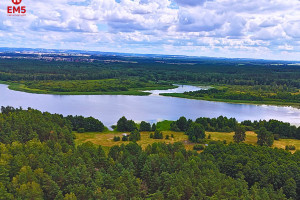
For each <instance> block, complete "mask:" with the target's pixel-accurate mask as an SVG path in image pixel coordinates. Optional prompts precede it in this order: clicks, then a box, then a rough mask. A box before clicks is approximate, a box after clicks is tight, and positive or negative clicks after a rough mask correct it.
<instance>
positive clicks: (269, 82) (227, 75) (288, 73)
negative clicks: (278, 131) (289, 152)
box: [0, 58, 300, 92]
mask: <svg viewBox="0 0 300 200" xmlns="http://www.w3.org/2000/svg"><path fill="white" fill-rule="evenodd" d="M133 59H134V58H133ZM135 60H137V62H136V63H103V62H95V63H76V62H54V61H53V62H47V61H39V60H27V59H0V80H3V81H45V80H48V81H49V80H55V81H58V80H61V81H62V80H101V79H122V78H123V79H128V77H135V78H139V80H140V81H141V82H143V80H144V82H147V81H153V82H160V81H167V82H172V83H174V82H180V83H190V82H193V83H201V84H210V85H211V84H222V85H223V84H225V85H237V86H243V87H244V86H251V87H252V86H257V87H260V88H264V87H268V88H269V89H270V90H271V91H273V92H278V91H283V92H284V91H295V90H296V89H299V88H300V69H299V67H295V66H289V65H284V66H271V65H269V64H268V63H259V62H257V63H255V62H253V63H249V62H248V63H245V64H244V65H242V66H241V65H238V64H239V63H240V62H242V61H235V62H227V61H225V60H220V61H218V60H202V61H201V60H198V61H195V62H193V65H190V64H184V63H186V62H189V61H188V60H184V61H183V62H182V61H181V60H180V59H175V60H174V59H173V60H171V61H169V62H168V60H163V62H164V63H162V62H156V61H157V59H155V58H153V59H150V61H149V59H148V61H147V62H145V61H144V60H147V59H144V60H143V59H140V58H136V59H135ZM174 62H175V63H176V62H177V63H178V64H172V63H174ZM41 84H42V83H41ZM45 87H46V85H45Z"/></svg>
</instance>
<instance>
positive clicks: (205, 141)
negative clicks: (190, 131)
mask: <svg viewBox="0 0 300 200" xmlns="http://www.w3.org/2000/svg"><path fill="white" fill-rule="evenodd" d="M197 142H198V143H199V144H206V143H207V140H206V139H198V140H197Z"/></svg>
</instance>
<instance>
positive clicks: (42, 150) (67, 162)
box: [0, 107, 300, 200]
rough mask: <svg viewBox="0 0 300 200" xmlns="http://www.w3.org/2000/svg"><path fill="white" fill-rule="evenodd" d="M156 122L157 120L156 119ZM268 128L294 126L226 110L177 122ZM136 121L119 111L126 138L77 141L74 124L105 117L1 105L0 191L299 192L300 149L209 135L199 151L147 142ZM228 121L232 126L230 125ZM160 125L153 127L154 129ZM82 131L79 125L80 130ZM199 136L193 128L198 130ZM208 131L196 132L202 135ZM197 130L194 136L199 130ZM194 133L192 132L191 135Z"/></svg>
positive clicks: (19, 195) (81, 195)
mask: <svg viewBox="0 0 300 200" xmlns="http://www.w3.org/2000/svg"><path fill="white" fill-rule="evenodd" d="M157 125H158V124H157ZM236 126H238V127H239V126H243V127H244V128H248V129H251V128H252V129H259V130H261V129H266V130H268V131H269V132H271V131H272V134H273V133H274V134H275V133H276V134H280V135H281V136H282V137H298V136H297V134H299V132H298V129H296V136H292V135H288V134H284V133H283V132H284V130H285V129H286V128H287V129H289V128H290V129H291V130H293V129H294V128H292V127H293V126H290V125H289V124H284V123H282V122H278V121H268V122H267V121H259V122H249V121H244V122H242V123H237V122H236V120H235V119H233V118H231V119H228V118H226V117H222V116H221V117H219V118H213V119H208V118H198V119H197V120H196V121H191V120H187V119H186V118H184V117H181V118H180V119H178V120H177V121H175V122H174V123H173V125H172V127H173V128H176V127H177V129H180V130H185V131H186V133H187V134H193V133H203V129H207V128H212V129H218V130H224V127H226V129H232V130H237V128H236ZM156 127H157V126H152V127H151V126H150V124H149V123H147V122H144V123H143V125H142V126H141V124H139V125H137V124H134V122H133V121H131V120H127V119H126V118H125V117H123V118H121V119H120V120H119V121H118V123H117V126H116V128H117V129H122V131H127V130H130V131H132V133H131V134H133V136H134V137H135V138H133V140H132V142H130V143H128V144H127V145H121V146H117V145H116V146H113V147H111V148H110V149H109V150H108V151H104V149H103V147H102V146H100V145H95V144H93V143H91V142H86V143H82V144H78V145H76V144H75V142H74V141H75V134H74V131H75V130H77V131H79V129H81V128H84V129H88V130H89V131H96V130H97V131H99V132H100V131H103V130H104V129H105V128H104V127H103V124H102V123H101V122H100V121H99V120H97V119H93V118H85V117H82V116H67V117H64V116H62V115H58V114H50V113H48V112H40V111H38V110H34V109H31V108H29V109H27V110H23V109H21V108H18V109H15V108H12V107H2V108H1V113H0V199H57V200H60V199H61V200H70V199H71V200H73V199H82V200H86V199H149V200H150V199H153V200H154V199H155V200H156V199H170V200H174V199H180V200H181V199H182V200H185V199H261V200H266V199H270V200H274V199H275V200H276V199H278V200H279V199H280V200H281V199H299V197H300V190H299V189H300V152H299V151H296V152H294V153H290V152H289V151H286V150H284V149H278V148H270V147H268V146H267V145H262V146H259V145H258V146H254V145H249V144H244V143H229V144H224V143H223V142H218V141H212V142H210V143H209V144H208V146H206V147H205V148H204V150H202V151H200V152H199V151H190V150H187V149H185V148H184V145H183V143H178V142H176V143H173V144H166V143H153V144H151V145H148V146H147V147H146V148H142V147H141V146H139V145H138V144H137V143H135V140H138V139H139V133H138V130H137V129H141V128H142V130H146V131H150V130H151V131H153V130H156ZM227 127H228V128H227ZM156 132H157V134H158V136H159V131H155V134H156ZM78 134H80V133H78ZM193 136H195V135H193ZM198 136H199V138H201V137H203V135H201V134H199V135H197V137H198ZM195 137H196V136H195ZM191 139H192V140H193V137H192V138H191Z"/></svg>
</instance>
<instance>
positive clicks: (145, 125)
mask: <svg viewBox="0 0 300 200" xmlns="http://www.w3.org/2000/svg"><path fill="white" fill-rule="evenodd" d="M140 131H151V124H150V123H148V122H145V121H142V122H141V124H140Z"/></svg>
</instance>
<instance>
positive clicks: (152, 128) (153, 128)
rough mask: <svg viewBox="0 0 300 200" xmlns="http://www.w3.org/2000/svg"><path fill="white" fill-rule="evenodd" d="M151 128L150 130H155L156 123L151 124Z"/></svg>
mask: <svg viewBox="0 0 300 200" xmlns="http://www.w3.org/2000/svg"><path fill="white" fill-rule="evenodd" d="M151 130H152V131H156V125H155V123H153V124H152V127H151Z"/></svg>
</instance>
